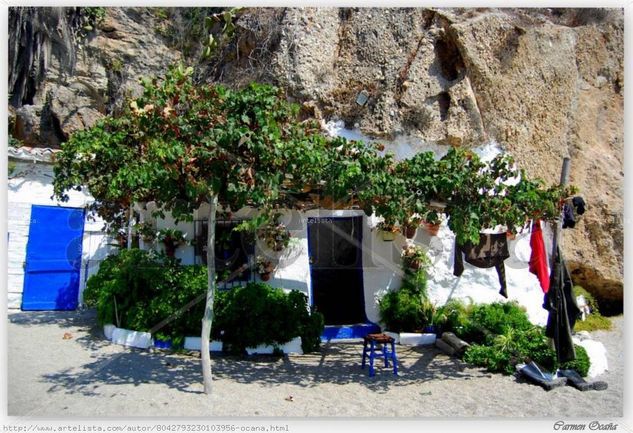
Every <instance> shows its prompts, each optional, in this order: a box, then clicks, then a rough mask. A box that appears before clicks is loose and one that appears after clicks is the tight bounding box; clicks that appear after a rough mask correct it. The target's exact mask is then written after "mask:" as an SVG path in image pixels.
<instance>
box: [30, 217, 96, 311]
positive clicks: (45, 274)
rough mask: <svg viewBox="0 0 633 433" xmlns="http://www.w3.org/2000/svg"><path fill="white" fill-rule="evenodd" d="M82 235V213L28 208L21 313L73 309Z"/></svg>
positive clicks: (74, 306) (75, 303) (77, 281)
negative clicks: (23, 311) (28, 220)
mask: <svg viewBox="0 0 633 433" xmlns="http://www.w3.org/2000/svg"><path fill="white" fill-rule="evenodd" d="M83 234H84V210H83V209H77V208H68V207H59V206H39V205H33V206H32V207H31V221H30V224H29V239H28V242H27V245H26V262H25V266H24V291H23V293H22V309H23V310H75V309H76V308H77V305H78V302H79V276H80V272H81V253H82V243H83Z"/></svg>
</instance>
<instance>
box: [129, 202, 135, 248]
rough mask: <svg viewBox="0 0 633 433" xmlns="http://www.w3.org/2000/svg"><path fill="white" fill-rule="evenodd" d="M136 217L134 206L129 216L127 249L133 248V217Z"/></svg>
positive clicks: (131, 206) (131, 207)
mask: <svg viewBox="0 0 633 433" xmlns="http://www.w3.org/2000/svg"><path fill="white" fill-rule="evenodd" d="M133 216H134V209H133V205H130V209H129V210H128V214H127V249H128V250H129V249H131V248H132V225H133V224H132V217H133Z"/></svg>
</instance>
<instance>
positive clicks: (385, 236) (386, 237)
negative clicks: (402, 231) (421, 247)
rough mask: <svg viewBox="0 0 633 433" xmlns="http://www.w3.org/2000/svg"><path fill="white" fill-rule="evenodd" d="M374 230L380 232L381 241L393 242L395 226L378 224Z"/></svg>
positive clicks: (385, 223)
mask: <svg viewBox="0 0 633 433" xmlns="http://www.w3.org/2000/svg"><path fill="white" fill-rule="evenodd" d="M376 228H377V229H378V230H379V231H380V234H381V235H382V240H383V241H386V242H387V241H393V240H394V239H395V238H396V233H398V231H399V230H398V227H397V226H396V225H395V224H391V223H388V222H386V221H383V222H380V223H378V225H377V226H376Z"/></svg>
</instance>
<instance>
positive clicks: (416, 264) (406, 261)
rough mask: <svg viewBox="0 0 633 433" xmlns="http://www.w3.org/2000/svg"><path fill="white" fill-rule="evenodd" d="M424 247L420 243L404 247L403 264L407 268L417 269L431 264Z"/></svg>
mask: <svg viewBox="0 0 633 433" xmlns="http://www.w3.org/2000/svg"><path fill="white" fill-rule="evenodd" d="M430 264H431V263H430V260H429V257H428V256H427V254H426V251H425V250H424V248H422V247H420V246H418V245H407V246H405V247H404V248H403V249H402V265H403V267H404V268H405V269H410V270H413V271H417V270H420V269H424V268H426V267H428V266H429V265H430Z"/></svg>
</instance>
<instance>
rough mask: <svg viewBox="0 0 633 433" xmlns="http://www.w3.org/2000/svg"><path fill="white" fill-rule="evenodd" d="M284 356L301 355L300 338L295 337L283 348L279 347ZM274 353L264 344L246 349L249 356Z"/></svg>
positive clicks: (272, 349) (270, 347) (273, 349)
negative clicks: (290, 354)
mask: <svg viewBox="0 0 633 433" xmlns="http://www.w3.org/2000/svg"><path fill="white" fill-rule="evenodd" d="M279 349H281V350H282V351H283V352H284V353H285V354H289V353H295V354H298V355H303V350H302V349H301V337H295V338H293V339H292V340H290V341H289V342H287V343H286V344H284V345H283V346H280V347H279ZM274 351H275V348H274V346H266V345H264V344H260V345H259V346H257V347H247V348H246V353H248V354H249V355H255V354H257V355H270V354H272V353H273V352H274Z"/></svg>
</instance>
